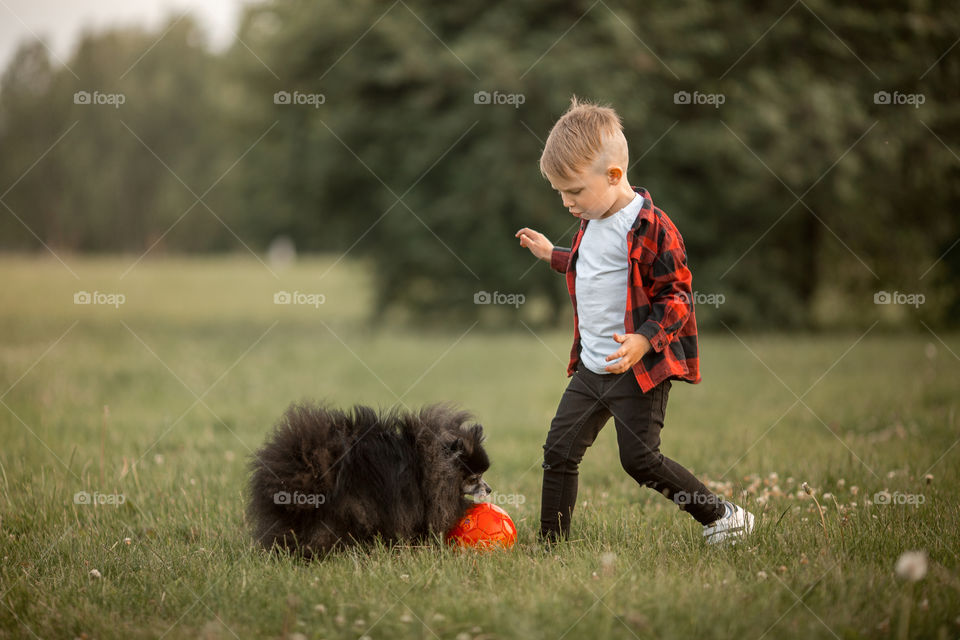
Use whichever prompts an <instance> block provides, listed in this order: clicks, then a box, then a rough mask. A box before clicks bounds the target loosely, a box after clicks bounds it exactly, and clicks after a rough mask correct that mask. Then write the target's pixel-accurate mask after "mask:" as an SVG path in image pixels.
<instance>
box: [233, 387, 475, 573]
mask: <svg viewBox="0 0 960 640" xmlns="http://www.w3.org/2000/svg"><path fill="white" fill-rule="evenodd" d="M471 420H472V418H471V416H470V414H469V413H467V412H464V411H458V410H456V409H454V408H453V407H450V406H448V405H430V406H427V407H424V408H423V409H421V410H420V411H418V412H408V411H401V410H396V409H394V410H392V411H387V412H381V413H379V414H378V413H377V412H376V411H374V410H373V409H371V408H369V407H364V406H360V405H358V406H355V407H354V408H353V411H352V413H351V412H344V411H340V410H336V409H328V408H325V407H318V406H316V405H313V404H309V403H305V404H293V405H291V406H290V407H289V408H288V409H287V411H286V413H285V414H284V416H283V417H282V418H281V419H280V421H279V422H278V423H277V425H276V427H275V428H274V431H273V433H272V434H271V435H270V436H269V437H268V438H267V441H266V443H265V444H264V446H263V447H262V448H261V449H260V450H259V451H257V452H256V453H255V454H254V455H253V458H252V460H251V464H250V466H251V470H252V472H253V473H252V476H251V479H250V487H249V488H250V501H249V503H248V506H247V518H248V521H249V523H250V524H251V525H252V528H253V535H254V538H255V539H256V541H257V542H259V543H260V544H261V545H263V547H265V548H266V549H273V548H274V547H275V546H276V547H279V548H281V549H286V550H289V551H294V552H296V553H299V554H302V555H303V556H305V557H308V558H309V557H315V556H323V555H325V554H326V553H328V552H329V551H331V550H333V549H335V548H338V547H343V546H346V545H352V544H363V543H369V542H372V541H373V540H375V539H376V538H377V537H379V538H381V539H382V540H383V541H384V542H386V543H392V542H398V541H424V540H426V539H429V538H431V537H433V536H434V535H439V536H443V535H444V534H445V533H446V532H447V531H449V530H450V529H451V528H452V527H453V526H454V525H455V524H456V523H457V522H458V521H459V520H460V519H461V518H462V517H463V515H464V513H465V512H466V510H467V509H468V508H469V506H470V505H471V504H473V503H472V502H471V501H470V500H467V499H466V498H465V494H472V495H473V496H474V497H484V496H485V495H486V494H487V493H489V491H490V487H489V486H488V485H487V484H486V482H484V481H483V479H482V477H481V476H482V474H483V473H484V472H485V471H486V470H487V469H488V468H489V467H490V460H489V458H488V457H487V453H486V451H485V450H484V448H483V445H482V444H481V442H482V440H483V427H482V426H481V425H480V424H467V423H468V422H470V421H471Z"/></svg>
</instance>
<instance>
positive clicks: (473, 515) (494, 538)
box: [446, 502, 517, 549]
mask: <svg viewBox="0 0 960 640" xmlns="http://www.w3.org/2000/svg"><path fill="white" fill-rule="evenodd" d="M446 539H447V542H448V543H450V544H456V545H458V546H461V547H480V548H487V549H492V548H502V549H509V548H510V547H512V546H513V545H514V543H515V542H516V541H517V525H515V524H513V520H511V519H510V516H509V515H507V512H506V511H504V510H503V509H501V508H500V507H498V506H497V505H495V504H490V503H489V502H478V503H477V504H475V505H473V506H472V507H470V508H469V509H468V510H467V513H466V514H465V515H464V516H463V519H461V520H460V522H458V523H457V524H456V525H455V526H454V527H453V529H451V530H450V531H449V532H448V533H447V536H446Z"/></svg>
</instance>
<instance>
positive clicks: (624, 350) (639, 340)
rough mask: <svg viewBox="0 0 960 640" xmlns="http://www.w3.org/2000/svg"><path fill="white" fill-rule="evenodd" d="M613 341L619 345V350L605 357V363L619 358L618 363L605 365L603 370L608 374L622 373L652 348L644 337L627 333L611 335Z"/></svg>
mask: <svg viewBox="0 0 960 640" xmlns="http://www.w3.org/2000/svg"><path fill="white" fill-rule="evenodd" d="M613 339H614V340H616V341H617V342H619V343H620V348H619V349H617V350H616V351H614V352H613V353H611V354H610V355H608V356H607V358H606V360H607V362H610V361H611V360H616V359H617V358H620V361H619V362H615V363H614V364H611V365H607V366H606V367H605V368H606V370H607V371H609V372H610V373H623V372H624V371H627V370H629V369H630V367H632V366H633V365H634V364H636V363H637V362H639V361H640V358H642V357H643V356H644V355H646V353H647V351H650V349H652V348H653V346H652V345H651V344H650V341H649V340H647V337H646V336H642V335H640V334H639V333H628V334H626V335H621V334H619V333H615V334H613Z"/></svg>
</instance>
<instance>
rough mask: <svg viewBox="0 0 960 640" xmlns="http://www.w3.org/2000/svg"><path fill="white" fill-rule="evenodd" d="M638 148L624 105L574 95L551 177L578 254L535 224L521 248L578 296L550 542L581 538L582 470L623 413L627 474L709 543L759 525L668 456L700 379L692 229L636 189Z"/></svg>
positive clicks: (550, 505)
mask: <svg viewBox="0 0 960 640" xmlns="http://www.w3.org/2000/svg"><path fill="white" fill-rule="evenodd" d="M627 160H628V149H627V141H626V138H625V137H624V135H623V126H622V124H621V122H620V117H619V116H618V115H617V114H616V112H615V111H614V110H613V109H610V108H607V107H601V106H598V105H596V104H592V103H583V102H578V101H577V99H576V97H574V98H573V99H572V100H571V104H570V108H569V109H568V110H567V112H566V113H565V114H564V115H563V116H562V117H561V118H560V119H559V120H558V121H557V123H556V124H555V125H554V126H553V129H552V130H551V131H550V136H549V137H548V138H547V143H546V145H545V146H544V150H543V154H542V156H541V157H540V171H541V173H542V174H543V176H544V177H545V178H547V180H549V181H550V184H551V186H552V187H553V188H554V190H556V191H558V192H560V196H561V198H562V200H563V205H564V206H565V207H566V208H567V209H568V210H569V211H570V213H571V214H573V216H574V217H576V218H579V219H580V230H579V231H578V232H577V235H576V236H575V237H574V239H573V244H572V247H571V248H570V249H564V248H560V247H554V246H553V244H552V243H551V242H550V241H549V240H547V238H546V237H545V236H544V235H543V234H541V233H538V232H537V231H534V230H532V229H527V228H524V229H520V230H519V231H518V232H517V233H516V237H518V238H520V245H521V246H523V247H527V248H528V249H529V250H530V252H531V253H532V254H533V255H535V256H536V257H537V258H540V259H541V260H546V261H547V262H549V263H550V266H551V267H552V268H553V269H554V270H556V271H559V272H560V273H565V274H566V279H567V289H568V290H569V292H570V299H571V300H572V301H573V309H574V315H573V349H572V350H571V354H570V364H569V366H568V368H567V375H568V376H573V378H572V379H571V381H570V384H569V385H568V386H567V389H566V391H565V392H564V394H563V397H562V398H561V399H560V405H559V407H558V408H557V413H556V416H555V417H554V419H553V421H552V423H551V424H550V431H549V433H548V434H547V440H546V443H545V444H544V445H543V450H544V456H543V458H544V460H543V495H542V503H541V511H540V536H541V538H543V539H545V540H547V541H551V542H552V541H556V540H559V539H560V538H561V537H562V538H563V539H567V538H569V535H570V517H571V515H572V514H573V508H574V505H575V504H576V501H577V475H578V472H577V468H578V466H579V464H580V460H581V459H582V458H583V454H584V453H585V452H586V449H587V447H589V446H590V445H591V444H593V441H594V440H595V439H596V437H597V434H598V433H599V431H600V429H601V428H602V427H603V425H604V424H606V422H607V420H609V418H610V417H611V416H612V417H613V419H614V423H615V425H616V429H617V446H618V448H619V450H620V462H621V464H622V465H623V468H624V469H625V470H626V471H627V473H629V474H630V475H631V476H632V477H633V478H634V480H636V481H637V482H638V483H639V484H640V485H642V486H647V487H651V488H653V489H655V490H656V491H658V492H660V493H662V494H663V495H664V496H665V497H666V498H668V499H671V500H673V501H674V502H675V503H676V504H678V505H679V507H680V509H682V510H685V511H687V512H688V513H689V514H690V515H692V516H693V517H694V518H696V520H697V521H698V522H700V524H702V525H703V535H704V539H705V540H706V542H707V543H709V544H715V543H720V542H731V541H734V540H736V539H737V538H740V537H742V536H744V535H746V534H747V533H749V532H750V531H751V530H752V529H753V521H754V517H753V514H751V513H749V512H748V511H745V510H744V509H742V508H741V507H739V506H737V505H735V504H732V503H729V502H726V501H724V500H722V499H721V498H719V497H717V496H716V495H714V494H713V493H711V492H710V490H709V489H707V488H706V487H705V486H704V485H703V483H702V482H700V481H699V480H697V479H696V478H695V477H694V476H693V474H691V473H690V472H689V471H688V470H687V469H685V468H684V467H682V466H681V465H679V464H677V463H676V462H674V461H673V460H671V459H670V458H667V457H664V455H663V454H661V453H660V430H661V429H662V428H663V419H664V414H665V411H666V405H667V396H668V394H669V391H670V386H671V380H672V379H678V380H683V381H685V382H690V383H693V384H696V383H698V382H700V367H699V360H698V354H697V323H696V318H695V317H694V310H693V296H692V291H691V281H692V277H691V274H690V270H689V269H688V268H687V264H686V261H687V256H686V249H685V248H684V245H683V238H681V236H680V232H679V231H677V228H676V227H675V226H674V225H673V222H671V220H670V219H669V218H668V217H667V215H666V214H665V213H663V211H661V210H660V209H658V208H656V207H654V205H653V200H652V199H651V197H650V194H649V193H648V192H647V191H646V190H645V189H642V188H631V187H630V185H629V182H628V181H627V176H626V167H627V166H628V163H627Z"/></svg>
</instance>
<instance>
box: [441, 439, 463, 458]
mask: <svg viewBox="0 0 960 640" xmlns="http://www.w3.org/2000/svg"><path fill="white" fill-rule="evenodd" d="M445 446H446V447H447V451H449V452H450V453H452V454H454V455H455V456H462V455H463V452H464V451H466V449H467V447H466V444H465V443H464V442H463V438H455V439H454V440H452V441H450V442H447V443H446V445H445Z"/></svg>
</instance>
